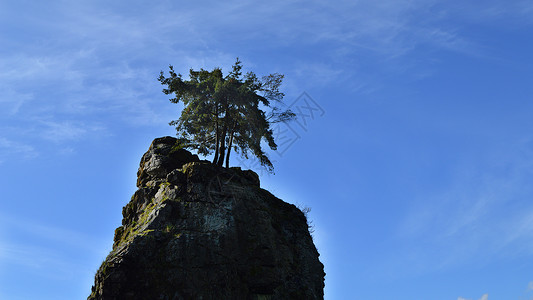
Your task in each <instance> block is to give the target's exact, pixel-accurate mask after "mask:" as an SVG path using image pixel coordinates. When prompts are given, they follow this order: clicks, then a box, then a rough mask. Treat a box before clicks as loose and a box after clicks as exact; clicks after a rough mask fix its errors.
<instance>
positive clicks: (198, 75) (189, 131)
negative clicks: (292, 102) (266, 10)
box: [158, 59, 295, 171]
mask: <svg viewBox="0 0 533 300" xmlns="http://www.w3.org/2000/svg"><path fill="white" fill-rule="evenodd" d="M158 80H159V81H160V82H161V84H162V85H164V86H166V88H164V89H163V93H165V94H167V95H171V94H172V95H174V98H171V99H170V101H171V102H173V103H179V102H182V103H183V104H184V109H183V110H182V112H181V116H180V118H179V119H178V120H174V121H171V122H170V123H169V124H170V125H171V126H176V131H177V135H178V138H179V145H180V147H182V148H188V149H194V150H197V151H198V153H199V154H202V155H209V154H212V153H213V152H214V154H215V155H214V159H213V163H216V164H218V165H220V166H222V165H223V163H224V161H225V162H226V167H229V157H230V153H231V150H232V149H233V150H235V151H236V152H238V153H240V154H241V156H243V157H244V158H248V155H249V154H251V155H254V156H256V157H257V158H258V159H259V161H260V163H261V165H262V166H264V167H266V168H267V170H269V171H272V170H273V165H272V162H271V161H270V159H269V158H268V156H267V154H266V153H265V151H264V150H263V148H262V143H263V142H264V143H266V144H267V145H268V147H269V148H271V149H273V150H276V148H277V145H276V142H275V141H274V136H273V131H272V129H271V124H272V123H275V122H281V121H289V120H291V119H292V118H294V117H295V115H294V113H292V112H291V111H289V110H283V109H281V108H280V106H282V105H283V103H282V100H283V96H284V94H283V93H282V92H280V90H279V88H280V86H281V83H282V81H283V75H281V74H277V73H276V74H270V75H268V76H264V77H262V79H259V78H258V77H257V75H255V74H254V73H253V72H248V73H246V74H245V75H243V74H242V64H241V62H240V61H239V59H237V61H236V62H235V64H234V65H233V68H232V71H231V72H230V73H229V74H228V75H226V76H224V75H223V73H222V70H221V69H220V68H215V69H213V70H212V71H207V70H204V69H200V70H199V71H195V70H192V69H191V70H190V71H189V80H184V79H183V78H182V75H181V74H178V73H176V72H175V71H174V68H173V67H172V66H170V70H169V77H165V74H164V73H163V72H161V74H160V76H159V78H158ZM264 109H265V110H267V111H268V112H265V111H264Z"/></svg>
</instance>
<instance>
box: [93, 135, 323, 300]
mask: <svg viewBox="0 0 533 300" xmlns="http://www.w3.org/2000/svg"><path fill="white" fill-rule="evenodd" d="M175 141H176V139H174V138H171V137H165V138H160V139H156V140H154V142H153V143H152V145H151V146H150V149H149V150H148V152H147V153H146V154H145V155H144V156H143V159H142V161H141V165H140V169H139V172H138V175H139V180H138V184H139V189H138V190H137V192H135V194H134V195H133V197H132V199H131V201H130V202H129V203H128V204H127V205H126V206H125V207H124V209H123V217H124V218H123V222H122V226H120V227H119V228H117V230H116V231H115V239H114V245H113V250H112V251H111V253H110V254H109V255H108V257H107V258H106V260H105V261H104V262H103V263H102V266H101V267H100V269H99V270H98V272H97V274H96V276H95V285H94V286H93V288H92V291H91V295H90V296H89V299H109V300H111V299H117V300H118V299H168V300H170V299H323V289H324V276H325V274H324V268H323V265H322V263H320V261H319V259H318V257H319V254H318V252H317V250H316V248H315V246H314V244H313V240H312V238H311V236H310V234H309V232H308V226H307V222H306V219H305V216H304V215H303V213H302V212H301V211H300V210H299V209H298V208H296V207H295V206H294V205H292V204H288V203H286V202H284V201H282V200H280V199H278V198H276V197H275V196H273V195H272V194H271V193H269V192H268V191H266V190H264V189H261V188H260V187H259V179H258V177H257V174H255V173H253V172H252V171H243V170H240V168H230V169H225V168H220V167H217V166H214V165H212V164H211V163H209V162H206V161H200V160H198V158H197V157H195V156H194V155H192V154H190V153H189V154H183V153H181V154H179V155H178V156H174V155H176V153H178V152H182V150H183V149H176V148H175V147H174V143H175ZM173 147H174V149H173ZM183 151H185V150H183ZM154 158H155V159H157V160H158V161H159V162H158V163H161V165H159V166H158V167H157V168H158V170H157V171H154V169H152V170H151V171H148V170H144V169H143V168H153V167H154V166H155V165H157V164H156V163H154V162H150V160H152V159H154ZM185 158H186V159H185ZM187 160H189V161H187ZM140 177H143V178H142V179H141V178H140Z"/></svg>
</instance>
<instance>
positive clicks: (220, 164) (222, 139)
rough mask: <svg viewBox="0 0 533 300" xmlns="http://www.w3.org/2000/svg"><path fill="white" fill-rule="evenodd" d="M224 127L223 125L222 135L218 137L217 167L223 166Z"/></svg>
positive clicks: (225, 129)
mask: <svg viewBox="0 0 533 300" xmlns="http://www.w3.org/2000/svg"><path fill="white" fill-rule="evenodd" d="M227 130H228V129H227V127H226V125H224V128H223V129H222V134H221V136H220V150H219V151H218V162H217V165H218V166H220V167H222V165H223V164H224V156H225V154H226V131H227Z"/></svg>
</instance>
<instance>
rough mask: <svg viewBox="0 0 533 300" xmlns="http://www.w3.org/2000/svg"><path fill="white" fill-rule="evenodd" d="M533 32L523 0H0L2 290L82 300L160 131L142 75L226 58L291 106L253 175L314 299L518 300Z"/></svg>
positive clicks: (147, 79) (529, 208) (531, 155)
mask: <svg viewBox="0 0 533 300" xmlns="http://www.w3.org/2000/svg"><path fill="white" fill-rule="evenodd" d="M532 37H533V2H532V1H531V0H524V1H520V0H509V1H501V0H493V1H491V0H489V1H483V2H482V1H467V2H465V1H430V0H428V1H418V0H410V1H409V0H395V1H392V0H381V1H370V0H360V1H329V2H327V1H277V0H275V1H269V2H252V1H248V2H238V1H231V0H230V1H225V2H218V1H197V2H190V1H189V2H179V1H151V2H147V1H135V0H134V1H45V2H43V1H24V0H17V1H11V0H3V1H0V169H1V172H0V192H1V196H0V205H1V207H2V209H1V210H0V299H84V298H86V297H87V295H88V294H89V292H90V287H91V285H92V283H93V276H94V273H95V272H96V269H97V268H98V266H99V265H100V263H101V261H102V260H103V259H104V258H105V256H106V255H107V253H108V252H109V250H110V249H111V245H112V238H113V233H114V229H115V228H116V227H117V226H119V225H120V222H121V218H122V216H121V209H122V207H123V206H124V205H125V204H126V203H127V202H128V201H129V199H130V197H131V195H132V193H133V192H134V191H135V179H136V170H137V167H138V163H139V160H140V158H141V155H142V154H143V153H144V152H145V151H146V149H147V148H148V146H149V144H150V142H151V141H152V139H153V138H155V137H159V136H164V135H173V134H174V130H173V128H171V127H170V126H168V125H167V123H168V121H170V120H172V119H175V118H176V117H177V115H178V113H179V109H180V106H178V105H174V104H171V103H169V102H168V100H167V99H168V97H167V96H166V95H164V94H163V93H161V89H162V86H161V85H160V84H159V82H157V80H156V78H157V76H158V73H159V71H160V70H166V69H167V68H168V65H169V64H172V65H174V67H175V68H176V70H178V71H179V72H182V73H186V72H187V70H188V69H189V68H195V69H197V68H206V69H211V68H214V67H217V66H218V67H222V68H223V69H224V70H229V67H230V66H231V65H232V63H233V62H234V60H235V58H236V57H239V58H240V59H241V60H242V61H243V64H244V67H245V69H246V70H251V71H254V72H256V73H257V74H261V75H266V74H269V73H274V72H279V73H283V74H285V81H284V85H283V90H284V92H285V93H286V97H285V99H286V101H287V103H288V104H290V103H294V105H293V107H295V108H299V109H301V111H302V113H303V114H305V115H300V117H299V118H300V119H299V120H300V125H302V126H300V125H298V124H296V123H293V124H292V127H291V129H292V131H287V130H289V129H288V128H280V134H279V136H278V137H279V139H280V140H283V141H285V142H290V147H285V148H284V149H283V153H282V155H279V153H275V152H271V157H272V159H273V160H275V161H276V163H275V167H276V174H275V175H267V174H262V175H261V176H262V186H263V187H264V188H266V189H268V190H270V191H271V192H273V193H274V194H275V195H277V196H278V197H280V198H282V199H284V200H285V201H288V202H291V203H298V204H299V205H301V206H308V207H311V208H312V211H311V213H310V217H311V219H312V220H313V223H314V225H315V233H314V240H315V243H316V245H317V247H318V250H319V252H320V253H321V260H322V262H323V263H324V264H325V270H326V273H327V276H326V288H325V298H326V299H330V300H331V299H365V300H366V299H457V300H465V299H470V300H477V299H482V300H487V299H490V300H494V299H517V300H518V299H533V274H532V273H531V270H532V269H533V201H531V200H533V187H532V186H531V181H532V179H533V133H532V132H533V130H532V129H533V118H532V115H533V55H532V53H533V41H532ZM303 92H306V93H307V94H306V95H304V97H303V98H298V97H299V96H300V95H302V93H303ZM310 99H312V100H313V101H314V102H313V101H311V100H310ZM305 100H307V101H308V103H311V104H312V105H310V106H312V107H314V108H315V109H316V110H314V111H313V112H314V114H313V115H312V116H311V115H309V110H306V108H305V106H306V105H303V103H305ZM302 101H304V102H302ZM304 122H305V123H304ZM291 136H292V138H291ZM283 145H285V146H287V145H289V144H287V143H284V144H283ZM233 165H241V166H243V167H253V162H251V161H247V162H241V161H239V160H237V159H235V157H234V160H233ZM258 172H259V170H258Z"/></svg>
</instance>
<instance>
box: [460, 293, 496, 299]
mask: <svg viewBox="0 0 533 300" xmlns="http://www.w3.org/2000/svg"><path fill="white" fill-rule="evenodd" d="M488 299H489V294H484V295H483V296H481V298H479V300H488ZM457 300H471V299H470V298H463V297H457Z"/></svg>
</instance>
